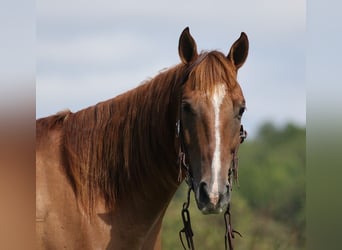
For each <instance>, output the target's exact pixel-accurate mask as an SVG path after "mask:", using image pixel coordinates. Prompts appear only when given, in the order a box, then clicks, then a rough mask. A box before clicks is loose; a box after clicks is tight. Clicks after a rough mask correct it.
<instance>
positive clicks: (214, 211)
mask: <svg viewBox="0 0 342 250" xmlns="http://www.w3.org/2000/svg"><path fill="white" fill-rule="evenodd" d="M201 212H202V214H204V215H207V214H220V213H222V212H223V208H222V207H219V208H215V209H212V208H208V207H204V208H202V209H201Z"/></svg>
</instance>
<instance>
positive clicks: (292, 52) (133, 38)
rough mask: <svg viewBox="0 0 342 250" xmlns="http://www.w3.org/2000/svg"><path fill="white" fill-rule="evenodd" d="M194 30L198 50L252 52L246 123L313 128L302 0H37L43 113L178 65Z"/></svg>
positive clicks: (246, 69) (84, 103)
mask: <svg viewBox="0 0 342 250" xmlns="http://www.w3.org/2000/svg"><path fill="white" fill-rule="evenodd" d="M187 26H189V28H190V32H191V34H192V36H193V37H194V38H195V40H196V43H197V47H198V50H199V51H202V50H214V49H215V50H219V51H222V52H224V53H226V54H227V53H228V52H229V49H230V47H231V45H232V43H233V42H234V41H235V40H236V39H238V37H239V36H240V33H241V32H242V31H243V32H245V33H247V35H248V38H249V42H250V49H249V55H248V58H247V61H246V63H245V65H244V66H243V67H242V68H241V69H240V71H239V74H238V81H239V83H240V85H241V87H242V90H243V93H244V96H245V99H246V102H247V112H246V113H245V115H244V117H243V121H242V122H243V124H244V126H245V128H246V129H247V130H248V131H249V132H250V133H252V136H253V133H256V130H257V128H258V126H260V125H261V124H262V123H263V122H265V121H271V122H273V123H275V124H276V125H279V126H281V125H284V124H286V123H288V122H294V123H296V124H298V125H300V126H305V125H306V91H305V48H306V40H305V39H306V33H305V32H306V2H305V1H304V0H288V1H274V0H257V1H246V0H242V1H218V0H214V1H206V2H204V1H202V2H200V1H194V0H187V1H184V0H173V1H157V0H149V1H132V0H126V1H106V0H99V1H96V2H95V1H81V0H73V1H66V0H59V1H55V0H44V1H43V0H37V1H36V34H37V36H36V44H37V46H36V49H37V51H36V117H37V118H40V117H44V116H48V115H52V114H55V113H56V112H58V111H61V110H64V109H70V110H71V111H73V112H75V111H78V110H81V109H83V108H86V107H88V106H92V105H95V104H96V103H98V102H100V101H104V100H107V99H110V98H113V97H115V96H116V95H118V94H120V93H123V92H125V91H127V90H129V89H132V88H134V87H136V86H138V85H139V84H141V82H143V81H144V80H146V79H148V78H151V77H153V76H155V75H157V74H158V72H159V71H160V70H162V69H165V68H168V67H171V66H173V65H176V64H178V63H179V62H180V59H179V56H178V39H179V35H180V33H181V32H182V30H183V29H184V28H185V27H187Z"/></svg>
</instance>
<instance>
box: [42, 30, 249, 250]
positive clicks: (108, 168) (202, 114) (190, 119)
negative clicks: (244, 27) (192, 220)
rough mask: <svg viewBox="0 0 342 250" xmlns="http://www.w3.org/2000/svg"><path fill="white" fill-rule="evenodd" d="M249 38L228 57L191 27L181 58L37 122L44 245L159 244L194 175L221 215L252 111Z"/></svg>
mask: <svg viewBox="0 0 342 250" xmlns="http://www.w3.org/2000/svg"><path fill="white" fill-rule="evenodd" d="M248 44H249V43H248V38H247V35H246V34H245V33H243V32H242V33H241V35H240V37H239V38H238V39H237V40H236V41H235V42H234V43H233V45H232V46H231V48H230V50H229V53H228V55H225V54H223V53H221V52H219V51H216V50H212V51H204V52H201V53H198V52H197V45H196V42H195V40H194V38H193V37H192V35H191V34H190V31H189V28H188V27H187V28H185V29H184V30H183V32H182V33H181V35H180V37H179V44H178V53H179V57H180V63H178V64H177V65H175V66H172V67H170V68H168V69H165V70H163V71H161V72H159V74H158V75H157V76H155V77H154V78H152V79H149V80H147V81H146V82H144V83H142V84H140V85H139V86H138V87H136V88H134V89H132V90H130V91H128V92H126V93H123V94H121V95H118V96H117V97H115V98H112V99H110V100H107V101H103V102H99V103H97V104H96V105H94V106H91V107H88V108H85V109H83V110H80V111H78V112H75V113H73V112H71V111H69V110H66V111H62V112H59V113H57V114H55V115H51V116H48V117H45V118H41V119H38V120H37V121H36V245H37V249H130V250H131V249H141V250H144V249H148V250H150V249H155V250H156V249H161V247H162V246H161V226H162V221H163V217H164V214H165V211H166V209H167V207H168V204H169V203H170V201H171V199H172V197H173V195H174V194H175V192H176V190H177V188H178V187H179V186H180V184H181V182H182V181H183V180H184V179H186V178H187V176H188V175H189V173H191V185H192V190H193V191H194V194H195V200H196V203H197V206H198V209H200V210H201V211H202V212H203V213H204V214H212V213H220V212H221V211H222V210H223V208H224V207H226V206H227V205H228V204H229V202H230V197H231V186H232V183H231V180H230V177H229V176H230V171H231V165H232V163H233V162H234V159H235V157H236V155H235V153H236V150H237V148H238V145H239V144H240V136H239V134H240V124H241V118H242V115H243V112H244V111H245V109H246V102H245V99H244V96H243V93H242V89H241V87H240V85H239V83H238V81H237V72H238V69H239V68H240V67H241V66H242V65H243V64H244V62H245V60H246V58H247V55H248V46H249V45H248ZM180 155H182V156H180ZM185 156H186V157H185ZM180 161H182V162H183V163H184V164H180ZM184 165H187V166H189V169H188V171H186V169H185V168H184V167H183V166H184Z"/></svg>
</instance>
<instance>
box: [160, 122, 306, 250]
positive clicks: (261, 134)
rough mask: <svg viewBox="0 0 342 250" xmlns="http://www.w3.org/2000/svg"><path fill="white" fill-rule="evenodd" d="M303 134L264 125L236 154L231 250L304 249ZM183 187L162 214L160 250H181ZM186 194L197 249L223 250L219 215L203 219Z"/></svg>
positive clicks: (298, 129)
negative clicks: (239, 234) (237, 171)
mask: <svg viewBox="0 0 342 250" xmlns="http://www.w3.org/2000/svg"><path fill="white" fill-rule="evenodd" d="M305 135H306V131H305V128H303V127H298V126H296V125H293V124H287V125H285V126H283V127H280V128H279V127H276V126H274V125H273V124H272V123H265V124H263V125H262V126H261V127H260V128H259V131H258V134H257V136H256V137H255V138H253V139H251V138H248V140H246V141H245V142H244V143H243V144H242V145H241V147H240V150H239V159H240V160H239V187H238V186H237V185H235V186H234V187H233V196H232V200H231V204H232V205H231V213H232V224H233V228H234V229H235V230H237V231H239V232H240V233H241V234H242V235H243V238H240V237H239V236H237V235H236V237H235V239H234V245H235V248H236V249H239V250H242V249H246V250H247V249H248V250H253V249H258V250H260V249H261V250H267V249H272V250H275V249H279V250H280V249H286V250H299V249H305V242H306V239H305V224H306V223H305V217H306V216H305V165H306V162H305V160H306V154H305V153H306V147H305V146H306V139H305ZM186 191H187V187H186V185H185V183H183V184H182V185H181V186H180V188H179V190H178V191H177V193H176V195H175V196H174V198H173V200H172V201H171V204H170V206H169V208H168V210H167V212H166V215H165V218H164V223H163V238H162V244H163V249H182V246H181V243H180V240H179V237H178V232H179V230H180V229H181V228H183V226H182V220H181V208H182V204H183V202H184V201H185V200H186ZM193 196H194V195H193V193H192V194H191V198H192V199H191V204H190V209H189V211H190V215H191V223H192V228H193V231H194V243H195V247H196V249H199V250H201V249H224V233H225V227H224V219H223V214H219V215H202V214H201V212H200V211H198V209H197V206H196V203H195V200H194V197H193Z"/></svg>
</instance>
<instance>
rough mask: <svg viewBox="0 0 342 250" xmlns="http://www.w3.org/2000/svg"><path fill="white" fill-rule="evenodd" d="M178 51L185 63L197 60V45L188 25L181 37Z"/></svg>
mask: <svg viewBox="0 0 342 250" xmlns="http://www.w3.org/2000/svg"><path fill="white" fill-rule="evenodd" d="M178 53H179V57H180V59H181V61H182V62H183V63H185V64H187V63H189V62H191V61H193V60H195V59H196V58H197V56H198V54H197V45H196V42H195V40H194V39H193V38H192V36H191V35H190V32H189V27H186V28H185V29H184V30H183V32H182V34H181V35H180V37H179V44H178Z"/></svg>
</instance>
